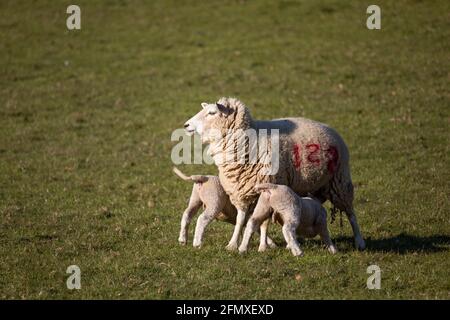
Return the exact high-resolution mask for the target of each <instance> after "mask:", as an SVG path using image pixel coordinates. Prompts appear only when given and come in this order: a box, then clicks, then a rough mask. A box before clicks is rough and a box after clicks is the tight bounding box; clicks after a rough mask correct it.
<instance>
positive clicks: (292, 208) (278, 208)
mask: <svg viewBox="0 0 450 320" xmlns="http://www.w3.org/2000/svg"><path fill="white" fill-rule="evenodd" d="M255 191H256V192H261V195H260V197H259V199H258V203H257V205H256V207H255V211H254V212H253V214H252V216H251V217H250V219H249V220H248V222H247V227H246V228H245V233H244V238H243V240H242V243H241V246H240V247H239V252H241V253H242V252H245V251H247V247H248V243H249V241H250V238H251V236H252V234H253V232H254V230H256V229H257V228H258V227H259V225H260V224H261V223H262V222H263V221H265V220H266V219H267V218H268V217H269V216H270V214H271V212H272V211H273V212H274V217H275V215H277V216H278V217H279V218H278V219H277V221H280V222H281V224H282V226H283V229H282V230H283V235H284V239H285V240H286V242H287V248H289V249H290V250H291V252H292V254H293V255H294V256H301V255H303V252H302V250H301V249H300V246H299V243H298V241H297V237H296V233H297V234H298V235H299V236H301V237H305V238H313V237H315V236H317V235H320V237H321V239H322V241H323V242H324V243H325V245H326V246H327V248H328V251H329V252H330V253H332V254H335V253H336V252H337V250H336V247H335V246H334V245H333V242H332V241H331V239H330V234H329V233H328V227H327V212H326V210H325V208H324V207H322V205H321V203H320V202H319V201H317V200H315V199H312V198H311V197H299V196H298V195H297V194H295V192H294V191H292V189H291V188H289V187H288V186H283V185H276V184H270V183H263V184H259V185H256V186H255ZM275 219H276V218H275Z"/></svg>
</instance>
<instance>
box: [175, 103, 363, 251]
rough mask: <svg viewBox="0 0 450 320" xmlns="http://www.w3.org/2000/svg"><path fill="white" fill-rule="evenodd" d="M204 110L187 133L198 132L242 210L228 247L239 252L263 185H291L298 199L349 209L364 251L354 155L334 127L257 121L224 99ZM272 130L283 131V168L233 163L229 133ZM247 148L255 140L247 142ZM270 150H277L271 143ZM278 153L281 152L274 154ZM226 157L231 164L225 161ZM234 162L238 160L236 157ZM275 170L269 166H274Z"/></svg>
mask: <svg viewBox="0 0 450 320" xmlns="http://www.w3.org/2000/svg"><path fill="white" fill-rule="evenodd" d="M201 106H202V110H201V111H200V112H198V113H197V114H196V115H194V116H193V117H192V118H190V119H189V120H188V121H187V122H186V123H185V124H184V128H185V130H186V133H187V134H188V135H193V134H194V133H197V134H199V135H200V137H201V141H202V143H204V144H209V152H210V154H211V156H212V158H213V159H214V162H215V164H216V166H217V167H218V169H219V179H220V183H221V184H222V186H223V188H224V190H225V192H226V193H227V194H228V195H229V197H230V201H231V203H232V204H233V205H234V206H235V207H236V208H237V211H238V212H237V216H236V225H235V228H234V232H233V235H232V237H231V239H230V242H229V243H228V245H227V249H229V250H236V249H237V247H238V244H237V242H238V239H239V235H240V233H241V230H242V228H243V225H244V223H245V220H246V217H247V215H248V214H250V213H251V212H250V209H251V207H252V205H254V203H256V201H257V199H258V193H257V192H256V191H255V190H254V188H253V187H254V186H255V185H256V184H258V183H276V184H281V185H287V186H289V187H291V189H293V191H294V192H296V193H297V194H299V195H306V194H308V193H311V194H312V195H313V196H314V197H316V198H318V199H320V201H321V202H324V201H326V200H329V201H331V203H332V204H333V209H334V208H337V209H338V210H340V211H344V212H345V213H346V215H347V218H348V220H349V222H350V225H351V227H352V230H353V235H354V239H355V246H356V248H358V249H360V250H364V248H365V242H364V239H363V237H362V235H361V232H360V229H359V226H358V222H357V219H356V215H355V212H354V209H353V184H352V179H351V175H350V167H349V153H348V149H347V146H346V145H345V142H344V140H343V139H342V138H341V137H340V135H339V134H338V133H337V132H336V131H335V130H334V129H332V128H331V127H329V126H328V125H326V124H323V123H320V122H316V121H313V120H310V119H306V118H284V119H276V120H271V121H256V120H253V119H252V117H251V115H250V112H249V110H248V108H247V107H246V106H245V105H244V103H242V102H241V101H239V100H238V99H236V98H225V97H224V98H221V99H220V100H219V101H218V102H217V103H211V104H209V103H206V102H203V103H202V104H201ZM262 129H266V131H268V133H270V134H272V133H271V130H272V129H275V130H278V132H279V167H278V170H272V171H275V172H272V173H274V174H268V173H267V168H268V165H267V164H266V163H264V162H261V161H260V162H257V163H248V162H245V163H242V161H238V162H236V161H231V160H230V157H229V156H230V154H231V156H233V155H232V153H233V152H235V149H234V148H233V147H232V146H230V138H229V136H230V132H231V135H232V136H234V137H233V138H234V139H236V140H237V141H241V142H242V141H243V140H244V141H246V140H245V139H246V138H245V135H246V134H245V133H246V132H247V131H249V130H254V131H255V132H256V134H257V135H258V136H259V135H261V132H262V131H261V130H262ZM245 143H246V148H247V149H252V148H254V147H255V144H256V142H254V141H253V142H245ZM269 148H272V146H271V145H269ZM272 152H273V153H275V152H276V150H273V151H272ZM224 159H226V160H224ZM231 159H233V157H231ZM269 166H270V165H269Z"/></svg>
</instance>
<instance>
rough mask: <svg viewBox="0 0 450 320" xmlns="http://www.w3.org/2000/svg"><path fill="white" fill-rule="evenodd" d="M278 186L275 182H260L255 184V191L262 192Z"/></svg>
mask: <svg viewBox="0 0 450 320" xmlns="http://www.w3.org/2000/svg"><path fill="white" fill-rule="evenodd" d="M276 188H278V185H276V184H273V183H260V184H257V185H256V186H255V191H256V192H262V191H264V190H268V189H276Z"/></svg>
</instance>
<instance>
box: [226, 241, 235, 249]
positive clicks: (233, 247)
mask: <svg viewBox="0 0 450 320" xmlns="http://www.w3.org/2000/svg"><path fill="white" fill-rule="evenodd" d="M237 248H238V245H237V243H234V242H233V243H229V244H228V245H227V246H226V247H225V249H227V250H229V251H236V250H237Z"/></svg>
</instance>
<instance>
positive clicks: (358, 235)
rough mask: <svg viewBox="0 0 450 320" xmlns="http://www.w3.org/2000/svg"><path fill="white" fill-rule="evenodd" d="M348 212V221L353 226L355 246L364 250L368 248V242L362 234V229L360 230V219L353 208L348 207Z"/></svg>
mask: <svg viewBox="0 0 450 320" xmlns="http://www.w3.org/2000/svg"><path fill="white" fill-rule="evenodd" d="M346 214H347V218H348V221H349V222H350V225H351V226H352V230H353V236H354V238H355V247H356V248H357V249H358V250H364V249H365V248H366V243H365V242H364V239H363V237H362V235H361V231H360V230H359V225H358V221H357V219H356V215H355V213H354V212H353V209H348V211H346Z"/></svg>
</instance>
